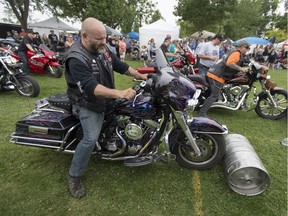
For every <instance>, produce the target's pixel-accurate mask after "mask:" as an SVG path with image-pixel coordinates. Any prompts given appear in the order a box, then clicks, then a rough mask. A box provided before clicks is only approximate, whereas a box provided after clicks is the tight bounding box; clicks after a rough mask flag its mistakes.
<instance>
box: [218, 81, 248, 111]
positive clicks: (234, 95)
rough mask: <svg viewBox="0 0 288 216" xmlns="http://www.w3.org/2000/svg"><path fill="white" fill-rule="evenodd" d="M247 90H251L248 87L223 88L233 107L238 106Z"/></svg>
mask: <svg viewBox="0 0 288 216" xmlns="http://www.w3.org/2000/svg"><path fill="white" fill-rule="evenodd" d="M247 89H249V86H247V85H240V86H234V85H232V84H227V85H224V86H223V93H224V96H225V97H226V99H227V101H229V102H230V105H231V106H237V105H238V103H239V101H240V100H241V99H242V97H243V94H244V93H245V92H246V90H247Z"/></svg>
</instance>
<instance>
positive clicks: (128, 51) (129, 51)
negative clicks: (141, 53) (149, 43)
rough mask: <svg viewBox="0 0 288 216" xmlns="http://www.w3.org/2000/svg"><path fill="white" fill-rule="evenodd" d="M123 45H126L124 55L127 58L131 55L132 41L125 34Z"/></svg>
mask: <svg viewBox="0 0 288 216" xmlns="http://www.w3.org/2000/svg"><path fill="white" fill-rule="evenodd" d="M125 43H126V55H127V57H128V56H130V54H131V45H132V40H131V39H130V37H129V34H127V35H126V37H125Z"/></svg>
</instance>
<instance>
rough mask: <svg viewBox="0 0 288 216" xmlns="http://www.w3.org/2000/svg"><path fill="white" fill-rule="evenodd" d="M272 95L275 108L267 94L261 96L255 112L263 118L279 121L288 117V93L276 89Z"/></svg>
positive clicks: (271, 92)
mask: <svg viewBox="0 0 288 216" xmlns="http://www.w3.org/2000/svg"><path fill="white" fill-rule="evenodd" d="M270 94H271V96H272V98H273V100H274V102H275V104H276V106H273V103H272V101H271V100H270V98H269V97H268V95H267V94H261V95H260V96H259V100H258V103H257V105H256V107H255V112H256V113H257V114H258V115H259V116H260V117H262V118H266V119H272V120H278V119H281V118H284V117H286V116H287V91H286V90H285V89H274V90H272V91H270Z"/></svg>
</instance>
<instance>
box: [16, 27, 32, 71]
mask: <svg viewBox="0 0 288 216" xmlns="http://www.w3.org/2000/svg"><path fill="white" fill-rule="evenodd" d="M33 39H34V32H33V31H32V30H27V35H26V36H24V37H23V39H22V41H21V43H20V45H19V48H18V55H19V57H20V58H21V60H22V63H23V73H24V74H28V70H29V65H28V59H27V56H26V53H27V51H28V50H30V51H32V52H36V51H35V50H34V49H33Z"/></svg>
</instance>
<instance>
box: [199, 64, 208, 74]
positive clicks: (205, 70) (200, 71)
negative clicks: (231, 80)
mask: <svg viewBox="0 0 288 216" xmlns="http://www.w3.org/2000/svg"><path fill="white" fill-rule="evenodd" d="M208 70H209V67H206V66H204V65H202V64H200V65H199V74H203V75H205V74H206V73H207V71H208Z"/></svg>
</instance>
